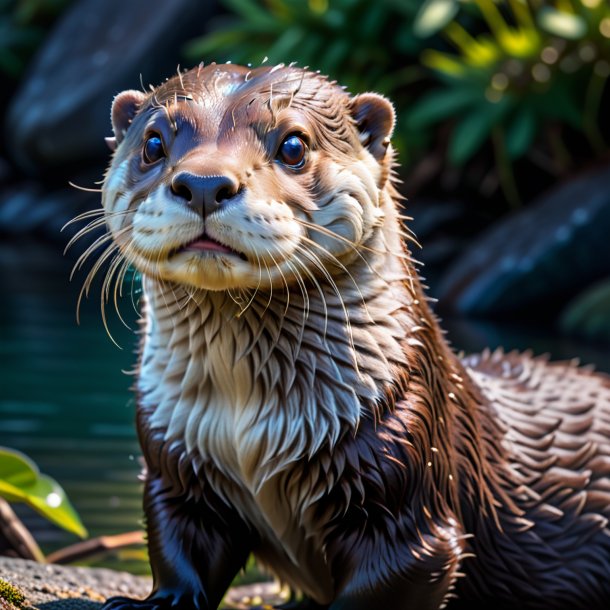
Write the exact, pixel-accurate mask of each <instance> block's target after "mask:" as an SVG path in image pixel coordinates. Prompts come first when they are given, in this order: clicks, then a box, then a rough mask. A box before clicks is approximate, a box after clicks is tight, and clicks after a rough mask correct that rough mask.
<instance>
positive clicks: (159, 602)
mask: <svg viewBox="0 0 610 610" xmlns="http://www.w3.org/2000/svg"><path fill="white" fill-rule="evenodd" d="M207 607H208V606H207V602H206V601H205V598H204V596H203V595H197V596H186V595H184V596H182V595H180V596H177V595H166V596H163V595H159V594H156V595H152V596H151V597H148V598H146V599H131V598H129V597H111V598H110V599H108V600H107V601H106V603H105V604H104V605H103V606H102V610H170V609H174V610H176V609H179V610H206V609H207Z"/></svg>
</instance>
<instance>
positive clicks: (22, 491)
mask: <svg viewBox="0 0 610 610" xmlns="http://www.w3.org/2000/svg"><path fill="white" fill-rule="evenodd" d="M0 496H2V497H3V498H6V499H7V500H8V501H9V502H25V503H26V504H28V505H29V506H31V507H32V508H33V509H35V510H37V511H38V512H39V513H40V514H41V515H43V516H44V517H45V518H47V519H49V521H52V522H53V523H55V524H57V525H59V526H60V527H62V528H64V529H65V530H67V531H69V532H72V533H74V534H76V535H77V536H80V537H81V538H84V537H85V536H87V530H86V529H85V528H84V526H83V524H82V522H81V520H80V518H79V516H78V514H77V513H76V511H75V510H74V508H73V507H72V505H71V504H70V502H69V500H68V498H67V496H66V492H65V491H64V490H63V489H62V488H61V487H60V485H59V484H58V483H57V482H56V481H55V480H53V479H52V478H51V477H48V476H46V475H42V474H40V472H39V470H38V468H37V466H36V464H34V462H32V460H30V459H29V458H28V457H27V456H25V455H23V454H22V453H19V452H17V451H13V450H11V449H6V448H4V447H0Z"/></svg>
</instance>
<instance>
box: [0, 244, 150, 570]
mask: <svg viewBox="0 0 610 610" xmlns="http://www.w3.org/2000/svg"><path fill="white" fill-rule="evenodd" d="M71 264H72V263H71V261H69V260H66V259H64V258H63V257H62V255H61V248H60V247H59V246H57V245H55V244H53V245H47V246H44V245H40V244H37V243H36V242H34V241H25V242H24V241H19V242H7V241H4V242H3V244H2V245H1V246H0V286H2V299H1V300H0V445H5V446H8V447H12V448H15V449H19V450H21V451H23V452H24V453H26V454H27V455H29V456H30V457H32V458H33V459H34V461H35V462H36V463H37V464H38V465H39V466H40V468H41V470H42V471H43V472H45V473H47V474H49V475H51V476H53V477H55V478H56V479H57V480H58V481H59V482H60V483H61V484H62V485H63V486H64V488H65V490H66V492H67V493H68V495H69V497H70V498H71V499H72V500H73V503H74V505H75V506H76V509H77V510H78V512H79V513H80V515H81V517H82V519H83V521H84V523H85V526H86V527H87V528H88V530H89V533H90V535H91V536H98V535H102V534H114V533H120V532H125V531H131V530H135V529H138V528H139V527H140V518H141V513H140V504H141V501H140V485H139V482H138V480H137V475H138V472H139V468H140V467H139V464H138V455H139V449H138V445H137V441H136V438H135V431H134V425H133V420H134V401H133V398H132V396H131V393H130V391H129V387H130V385H131V384H132V379H133V378H132V377H130V376H129V375H126V374H125V373H123V372H122V371H127V370H129V369H130V367H133V363H134V360H135V355H134V349H135V345H136V343H137V337H136V335H135V334H134V333H133V332H131V331H129V330H127V329H126V328H122V327H121V326H120V324H119V323H117V320H116V318H115V319H113V320H112V322H113V323H112V330H113V335H114V336H115V339H116V340H117V342H118V343H119V344H120V345H121V346H122V347H123V349H122V350H120V349H118V348H117V347H116V346H115V345H114V344H113V343H112V342H111V341H110V340H109V339H108V336H107V335H106V332H105V330H104V328H103V324H102V321H101V317H100V313H99V308H98V303H97V298H98V295H99V288H98V289H97V290H96V291H95V296H92V298H91V302H86V303H85V304H84V307H83V308H82V311H81V323H80V326H79V325H77V323H76V319H75V312H76V299H77V294H78V288H79V286H80V284H81V283H82V281H83V279H84V274H80V275H79V276H78V277H77V278H75V280H74V282H73V283H72V284H70V282H69V280H68V278H69V273H70V267H71ZM130 309H131V305H130V304H129V303H128V302H127V301H126V300H125V303H124V305H123V307H122V310H123V311H124V313H125V314H126V316H127V317H128V318H129V320H130V322H134V321H135V319H136V314H135V312H134V311H133V310H132V311H130ZM19 514H20V515H21V516H22V518H23V519H24V521H25V522H26V525H27V526H28V527H29V528H30V529H31V530H32V532H33V534H34V536H35V538H36V539H37V540H38V542H39V544H40V545H41V546H42V548H43V550H45V551H52V550H55V549H57V548H59V547H62V546H65V545H67V544H70V543H72V542H76V538H75V537H73V536H71V535H69V534H65V533H64V532H62V531H61V530H59V529H58V528H55V527H53V526H49V525H48V524H47V523H46V522H45V521H44V520H43V519H41V518H39V517H38V516H37V515H36V514H35V513H33V512H31V511H28V510H25V511H24V510H21V509H20V510H19ZM133 567H135V568H136V569H138V568H139V569H141V568H142V566H137V565H135V566H133Z"/></svg>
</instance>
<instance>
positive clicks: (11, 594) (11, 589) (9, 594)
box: [0, 578, 25, 608]
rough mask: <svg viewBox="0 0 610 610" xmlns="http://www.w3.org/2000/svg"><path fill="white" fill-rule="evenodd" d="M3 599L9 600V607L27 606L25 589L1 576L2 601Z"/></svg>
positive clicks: (0, 600) (0, 598) (0, 596)
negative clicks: (22, 589)
mask: <svg viewBox="0 0 610 610" xmlns="http://www.w3.org/2000/svg"><path fill="white" fill-rule="evenodd" d="M2 601H5V602H8V604H9V607H10V606H13V607H14V608H24V607H25V595H24V594H23V591H21V589H19V588H18V587H16V586H15V585H12V584H11V583H10V582H6V580H2V579H1V578H0V603H1V602H2Z"/></svg>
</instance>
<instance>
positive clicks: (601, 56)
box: [186, 0, 610, 211]
mask: <svg viewBox="0 0 610 610" xmlns="http://www.w3.org/2000/svg"><path fill="white" fill-rule="evenodd" d="M223 3H224V5H225V6H226V7H227V8H228V9H229V10H230V11H231V13H232V15H231V16H226V17H224V18H222V20H219V22H218V24H217V27H215V28H214V30H213V31H212V33H210V34H208V35H206V36H204V37H202V38H200V39H197V40H194V41H192V42H191V43H190V44H189V45H188V46H187V47H186V55H187V57H188V58H189V59H190V60H192V61H196V60H199V59H205V60H210V59H212V58H216V59H218V60H221V61H234V62H236V63H248V62H254V63H257V62H259V61H261V60H262V59H263V58H264V57H267V58H268V61H269V62H270V63H278V62H282V61H296V62H297V63H298V64H299V65H304V66H310V67H311V68H313V69H319V70H320V71H322V72H324V73H327V74H332V75H333V78H336V79H337V80H338V81H339V82H340V83H342V84H344V85H346V86H347V87H348V88H349V89H350V90H352V91H361V90H364V89H374V90H377V91H380V92H382V93H384V94H386V95H387V96H389V97H390V98H391V99H392V100H393V101H394V103H395V104H396V107H397V108H398V109H399V123H398V130H397V134H396V138H395V143H396V145H397V147H398V149H399V152H400V161H401V163H402V165H403V168H404V170H405V173H406V175H407V177H408V178H411V177H413V180H406V188H407V190H408V189H409V185H410V184H413V185H414V188H413V190H416V189H417V190H420V189H422V188H428V189H433V187H432V185H433V184H434V183H435V182H436V181H437V178H438V177H439V176H441V187H444V189H445V190H450V189H458V188H459V189H465V191H466V192H467V193H471V194H472V196H473V197H475V198H476V197H479V198H486V199H489V197H492V196H497V200H496V201H495V202H494V203H495V205H497V206H498V208H499V210H500V211H502V210H505V209H506V208H508V207H515V206H519V205H522V204H523V203H524V202H527V201H528V200H530V199H531V198H532V197H534V196H535V195H536V194H538V193H539V192H541V191H542V190H543V189H544V188H546V187H547V186H548V185H549V184H550V183H551V182H552V181H553V180H554V179H556V178H557V177H560V176H564V175H565V174H566V172H570V171H575V170H577V169H578V168H579V167H581V166H582V165H583V164H586V163H587V162H590V161H591V160H594V159H596V158H600V157H604V156H606V155H607V151H608V121H607V120H601V119H602V117H601V116H600V108H601V107H602V101H603V100H606V102H607V87H606V84H607V79H608V75H609V74H610V4H609V3H607V2H606V1H604V0H556V1H541V0H527V1H526V0H510V1H501V2H493V1H492V0H426V1H425V2H419V1H416V0H379V2H374V3H373V2H368V1H367V0H334V1H331V0H309V1H307V2H304V1H301V0H266V1H256V0H223ZM422 159H424V160H426V163H427V166H426V167H427V168H430V169H426V170H425V171H426V172H427V175H426V176H425V177H424V178H423V179H422V178H421V177H419V176H417V175H413V176H411V175H410V174H416V173H417V171H418V170H421V169H422V167H421V163H420V164H418V161H419V160H422ZM431 160H432V161H431ZM532 173H534V174H536V179H535V180H533V181H532V180H526V179H522V177H525V176H527V175H528V174H532Z"/></svg>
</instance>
